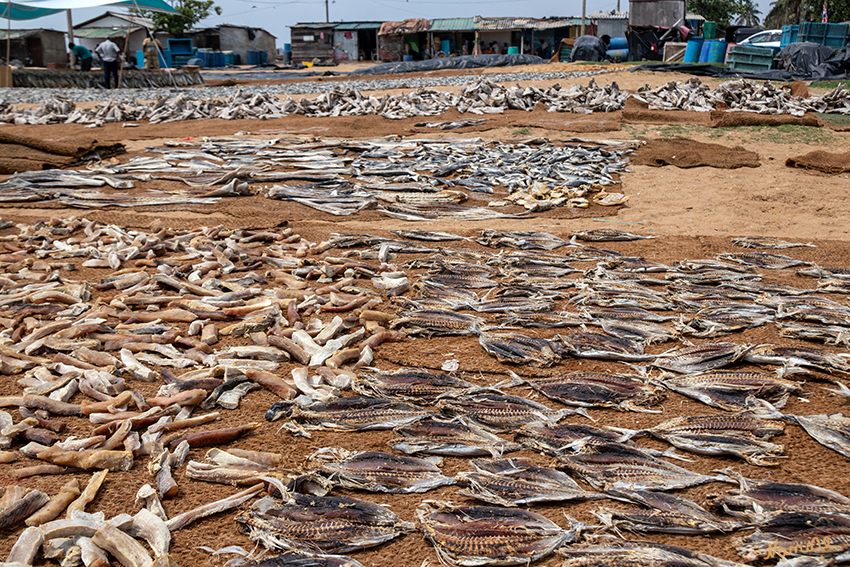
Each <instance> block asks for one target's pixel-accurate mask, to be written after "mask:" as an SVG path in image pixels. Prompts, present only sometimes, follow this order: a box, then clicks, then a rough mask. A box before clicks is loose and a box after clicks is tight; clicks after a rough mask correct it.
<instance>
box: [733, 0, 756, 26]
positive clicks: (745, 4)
mask: <svg viewBox="0 0 850 567" xmlns="http://www.w3.org/2000/svg"><path fill="white" fill-rule="evenodd" d="M736 23H737V24H739V25H744V26H750V27H753V26H757V25H759V24H760V23H761V10H759V9H758V6H756V3H755V2H754V1H753V0H741V1H740V2H739V6H738V19H737V20H736Z"/></svg>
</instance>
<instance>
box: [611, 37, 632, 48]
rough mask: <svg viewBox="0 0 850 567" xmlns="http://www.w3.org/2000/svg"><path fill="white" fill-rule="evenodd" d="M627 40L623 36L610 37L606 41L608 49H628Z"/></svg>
mask: <svg viewBox="0 0 850 567" xmlns="http://www.w3.org/2000/svg"><path fill="white" fill-rule="evenodd" d="M628 48H629V40H628V39H626V38H624V37H612V38H611V41H609V42H608V49H628Z"/></svg>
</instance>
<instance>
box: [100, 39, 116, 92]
mask: <svg viewBox="0 0 850 567" xmlns="http://www.w3.org/2000/svg"><path fill="white" fill-rule="evenodd" d="M94 52H95V53H97V54H98V55H100V60H101V61H102V62H103V82H104V84H105V85H106V88H107V89H109V88H111V87H110V86H109V85H110V83H111V81H110V77H114V78H115V88H116V89H117V88H118V87H120V86H121V85H119V84H118V56H119V55H120V54H121V50H120V49H118V46H117V45H115V43H114V42H113V41H112V40H111V39H109V38H106V39H105V40H104V41H103V43H101V44H100V45H98V46H97V47H95V48H94Z"/></svg>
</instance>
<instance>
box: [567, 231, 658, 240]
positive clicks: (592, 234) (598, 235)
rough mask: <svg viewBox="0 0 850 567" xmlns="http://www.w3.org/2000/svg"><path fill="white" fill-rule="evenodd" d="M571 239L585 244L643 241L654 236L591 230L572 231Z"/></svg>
mask: <svg viewBox="0 0 850 567" xmlns="http://www.w3.org/2000/svg"><path fill="white" fill-rule="evenodd" d="M572 237H573V238H576V239H578V240H583V241H585V242H616V241H624V240H645V239H647V238H656V237H655V236H642V235H640V234H632V233H630V232H625V231H622V230H617V229H615V228H594V229H592V230H574V231H573V233H572Z"/></svg>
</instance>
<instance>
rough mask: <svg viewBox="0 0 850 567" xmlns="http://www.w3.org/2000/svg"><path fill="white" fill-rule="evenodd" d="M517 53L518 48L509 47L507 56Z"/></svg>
mask: <svg viewBox="0 0 850 567" xmlns="http://www.w3.org/2000/svg"><path fill="white" fill-rule="evenodd" d="M513 53H519V47H509V48H508V54H509V55H510V54H513Z"/></svg>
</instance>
